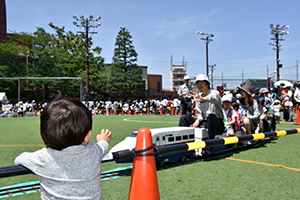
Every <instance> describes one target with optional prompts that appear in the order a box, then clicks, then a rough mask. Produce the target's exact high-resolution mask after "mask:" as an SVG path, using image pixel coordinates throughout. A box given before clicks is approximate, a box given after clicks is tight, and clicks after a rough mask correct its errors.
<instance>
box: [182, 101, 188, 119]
mask: <svg viewBox="0 0 300 200" xmlns="http://www.w3.org/2000/svg"><path fill="white" fill-rule="evenodd" d="M186 108H187V104H186V100H183V99H182V100H181V109H182V110H181V114H182V115H185V114H187V113H186Z"/></svg>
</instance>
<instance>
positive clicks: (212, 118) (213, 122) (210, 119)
mask: <svg viewBox="0 0 300 200" xmlns="http://www.w3.org/2000/svg"><path fill="white" fill-rule="evenodd" d="M207 129H208V136H209V139H215V135H216V134H220V135H222V134H223V132H224V129H225V127H224V123H223V121H222V120H220V119H218V118H217V117H216V115H214V114H209V115H208V116H207Z"/></svg>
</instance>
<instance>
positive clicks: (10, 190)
mask: <svg viewBox="0 0 300 200" xmlns="http://www.w3.org/2000/svg"><path fill="white" fill-rule="evenodd" d="M269 141H270V139H268V140H263V141H255V142H253V144H252V145H249V146H239V147H236V148H231V149H229V150H223V151H221V152H218V153H216V154H214V155H212V156H200V157H194V158H193V159H185V160H184V161H181V162H177V163H168V162H165V164H164V165H162V166H157V170H164V169H169V168H172V167H177V166H181V165H186V164H192V163H196V162H200V161H208V160H213V159H220V158H224V157H228V156H230V155H232V154H234V153H239V152H240V151H244V150H247V149H251V148H254V147H259V146H261V145H263V144H265V143H267V142H269ZM132 168H133V167H132V166H129V167H122V168H116V169H113V170H110V171H105V172H103V173H101V181H106V180H113V179H117V178H121V177H126V176H131V173H132ZM36 192H40V182H39V181H35V182H28V183H21V184H17V185H12V186H7V187H2V188H0V199H2V198H7V197H11V196H19V195H24V194H30V193H36Z"/></svg>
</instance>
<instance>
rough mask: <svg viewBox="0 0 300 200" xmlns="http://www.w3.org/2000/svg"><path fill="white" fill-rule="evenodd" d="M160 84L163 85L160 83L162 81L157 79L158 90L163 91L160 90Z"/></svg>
mask: <svg viewBox="0 0 300 200" xmlns="http://www.w3.org/2000/svg"><path fill="white" fill-rule="evenodd" d="M160 86H161V85H160V81H157V92H161V91H160Z"/></svg>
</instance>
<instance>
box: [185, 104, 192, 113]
mask: <svg viewBox="0 0 300 200" xmlns="http://www.w3.org/2000/svg"><path fill="white" fill-rule="evenodd" d="M186 112H187V114H192V101H186Z"/></svg>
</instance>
